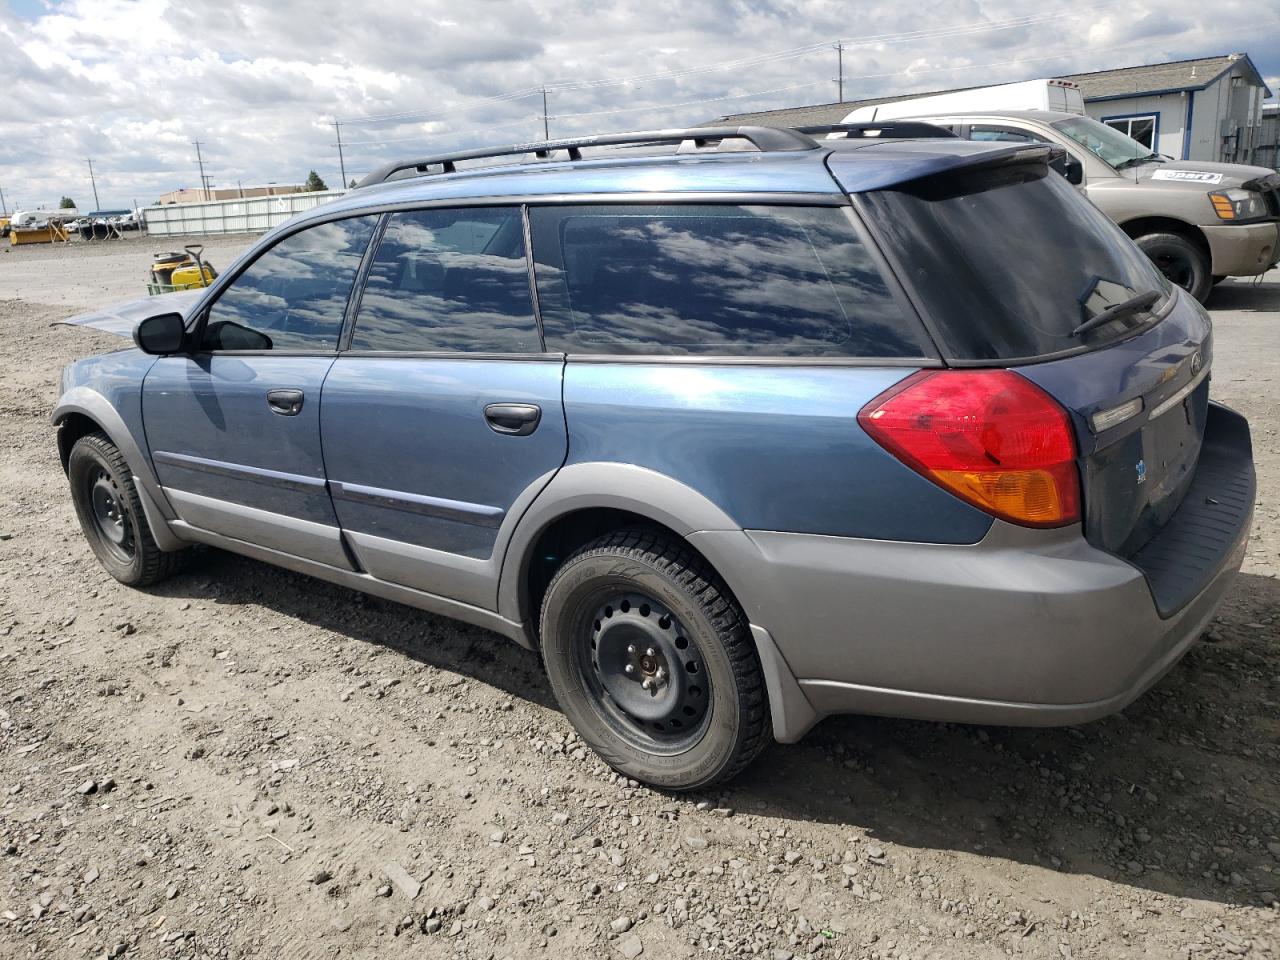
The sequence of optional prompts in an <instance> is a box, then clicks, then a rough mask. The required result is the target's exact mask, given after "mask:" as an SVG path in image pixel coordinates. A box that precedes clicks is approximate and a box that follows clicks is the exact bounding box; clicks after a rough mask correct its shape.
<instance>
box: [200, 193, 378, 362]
mask: <svg viewBox="0 0 1280 960" xmlns="http://www.w3.org/2000/svg"><path fill="white" fill-rule="evenodd" d="M376 222H377V218H376V217H354V218H352V219H349V220H337V221H334V222H332V223H322V224H319V225H317V226H314V227H308V228H307V229H305V230H301V231H299V232H298V233H295V234H293V235H292V236H288V237H285V238H284V239H283V240H281V241H280V242H279V243H277V244H276V245H275V246H273V247H272V248H271V249H270V250H268V251H267V252H266V253H264V254H262V256H260V257H258V259H257V260H255V261H253V263H251V264H250V265H249V267H248V268H247V269H246V270H245V271H244V272H243V273H241V274H240V276H238V277H237V278H236V279H235V280H234V281H233V282H232V284H231V286H230V287H228V288H227V289H226V290H225V291H224V292H223V293H222V294H221V295H220V296H219V297H218V299H217V300H216V301H214V304H213V306H212V307H211V308H210V310H209V319H208V322H207V323H206V325H205V330H204V336H203V339H202V341H201V346H202V348H203V349H205V350H336V349H337V348H338V334H339V333H340V332H341V330H342V315H343V313H344V311H345V310H346V307H347V297H348V296H349V295H350V294H351V287H352V284H353V283H354V282H355V278H356V272H357V271H358V270H359V269H360V259H361V257H363V256H364V252H365V248H366V247H367V246H368V245H369V238H370V237H371V236H372V235H373V227H374V224H375V223H376Z"/></svg>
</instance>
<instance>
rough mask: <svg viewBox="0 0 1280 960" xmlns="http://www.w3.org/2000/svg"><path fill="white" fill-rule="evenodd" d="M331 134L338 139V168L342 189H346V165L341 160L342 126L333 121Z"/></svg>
mask: <svg viewBox="0 0 1280 960" xmlns="http://www.w3.org/2000/svg"><path fill="white" fill-rule="evenodd" d="M333 132H334V133H335V134H336V135H337V137H338V168H339V169H340V170H341V171H342V189H343V190H345V189H347V164H346V161H345V160H343V159H342V124H341V123H339V122H338V121H337V120H335V121H333Z"/></svg>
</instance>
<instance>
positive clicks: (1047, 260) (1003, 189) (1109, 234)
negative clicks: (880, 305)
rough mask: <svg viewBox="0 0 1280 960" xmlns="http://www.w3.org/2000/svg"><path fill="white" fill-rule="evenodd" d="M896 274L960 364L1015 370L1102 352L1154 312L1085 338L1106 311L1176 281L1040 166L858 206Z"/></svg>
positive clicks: (872, 198) (950, 180) (914, 188)
mask: <svg viewBox="0 0 1280 960" xmlns="http://www.w3.org/2000/svg"><path fill="white" fill-rule="evenodd" d="M861 196H862V197H863V198H864V202H865V204H866V205H867V208H868V212H869V220H870V222H871V224H872V225H873V227H874V228H875V230H876V232H877V233H879V234H880V237H881V239H882V241H883V243H884V246H885V248H886V250H887V251H888V252H889V253H890V255H891V256H892V257H893V259H895V260H896V261H897V263H898V267H899V271H900V275H901V276H902V277H903V279H904V281H905V282H907V283H908V284H909V285H910V286H911V287H912V288H913V289H914V291H915V292H916V294H917V296H918V297H919V298H920V300H921V301H922V306H923V307H924V309H925V312H926V313H927V314H928V315H929V316H931V317H932V318H933V320H934V322H935V328H936V331H937V332H938V333H939V334H940V336H941V338H942V342H941V343H940V346H941V347H942V348H943V353H944V354H945V355H947V356H948V357H952V358H955V359H958V360H1014V359H1020V358H1034V357H1042V356H1046V355H1049V354H1054V353H1060V352H1064V351H1068V350H1073V349H1078V348H1080V347H1088V346H1097V345H1101V344H1104V343H1107V342H1110V341H1112V340H1114V339H1116V338H1117V337H1120V336H1124V335H1125V334H1127V333H1128V332H1129V331H1132V330H1133V329H1135V328H1136V327H1139V326H1142V325H1144V324H1146V323H1148V322H1150V321H1151V319H1152V313H1151V311H1150V310H1146V311H1140V312H1137V313H1131V314H1128V315H1127V316H1124V317H1123V318H1121V319H1117V320H1114V321H1112V322H1109V323H1103V324H1102V325H1101V326H1097V327H1094V328H1092V329H1091V330H1088V331H1084V332H1081V333H1078V334H1077V333H1075V332H1074V331H1075V330H1076V329H1077V328H1078V327H1080V325H1081V324H1083V323H1084V322H1085V321H1087V320H1090V319H1092V318H1093V317H1095V316H1097V315H1098V314H1099V313H1101V312H1102V311H1103V310H1105V309H1106V308H1107V307H1109V306H1113V305H1115V304H1117V303H1120V302H1122V301H1124V300H1128V299H1131V298H1133V297H1135V296H1137V295H1138V294H1142V293H1147V292H1149V291H1152V290H1156V291H1159V292H1160V294H1161V296H1160V298H1159V300H1158V301H1157V302H1156V303H1155V304H1154V309H1155V310H1159V309H1160V306H1161V303H1162V302H1164V301H1165V300H1166V298H1167V295H1168V294H1169V293H1170V291H1171V287H1170V285H1169V282H1168V281H1167V280H1166V279H1165V278H1164V276H1163V275H1162V274H1161V273H1160V271H1159V270H1158V269H1156V267H1155V265H1154V264H1152V262H1151V261H1150V260H1148V259H1147V258H1146V256H1144V255H1143V253H1142V251H1140V250H1139V249H1138V248H1137V247H1136V246H1134V244H1133V241H1131V240H1130V239H1129V238H1128V237H1126V236H1125V235H1124V233H1123V232H1122V231H1121V230H1120V228H1119V227H1117V226H1116V225H1115V224H1114V223H1112V222H1111V220H1109V219H1108V218H1107V217H1106V216H1105V215H1104V214H1102V213H1101V212H1100V211H1099V210H1098V208H1097V207H1095V206H1094V205H1093V204H1091V203H1089V202H1088V201H1087V200H1085V199H1084V198H1083V197H1081V196H1080V195H1079V194H1078V193H1077V192H1076V190H1075V188H1074V187H1072V186H1071V185H1070V184H1068V183H1067V182H1066V180H1064V179H1063V178H1062V177H1060V176H1057V175H1056V174H1054V175H1050V172H1049V168H1047V167H1046V166H1044V165H1043V164H1035V163H1018V164H1014V165H1006V166H999V167H986V168H981V169H975V170H969V171H961V172H957V173H952V174H948V175H946V176H943V177H930V178H926V179H924V180H918V181H915V182H913V183H909V184H906V185H904V186H902V187H900V188H898V189H893V190H879V191H872V192H869V193H865V194H862V195H861Z"/></svg>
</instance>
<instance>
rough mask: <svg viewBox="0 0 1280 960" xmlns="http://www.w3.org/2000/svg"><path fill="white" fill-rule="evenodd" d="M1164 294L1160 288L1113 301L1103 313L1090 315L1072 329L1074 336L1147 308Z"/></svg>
mask: <svg viewBox="0 0 1280 960" xmlns="http://www.w3.org/2000/svg"><path fill="white" fill-rule="evenodd" d="M1161 296H1162V294H1161V293H1160V291H1159V290H1148V291H1147V292H1146V293H1140V294H1138V295H1137V296H1136V297H1130V298H1129V299H1128V300H1121V301H1120V302H1119V303H1113V304H1112V305H1111V306H1109V307H1107V309H1105V310H1103V311H1102V312H1101V313H1098V314H1095V315H1094V316H1092V317H1090V318H1089V319H1088V320H1086V321H1085V322H1084V323H1082V324H1080V326H1078V327H1076V328H1075V329H1074V330H1072V331H1071V335H1072V336H1073V337H1078V336H1080V334H1082V333H1088V332H1089V331H1090V330H1093V329H1095V328H1096V327H1100V326H1102V325H1103V324H1104V323H1110V322H1111V321H1112V320H1119V319H1120V318H1121V317H1127V316H1129V314H1131V313H1137V312H1138V311H1140V310H1145V309H1147V307H1149V306H1151V305H1152V304H1153V303H1155V302H1156V301H1157V300H1159V299H1160V297H1161Z"/></svg>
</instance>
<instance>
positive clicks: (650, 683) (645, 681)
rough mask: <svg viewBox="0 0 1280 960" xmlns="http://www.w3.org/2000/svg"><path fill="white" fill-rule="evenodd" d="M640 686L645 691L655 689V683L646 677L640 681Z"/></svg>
mask: <svg viewBox="0 0 1280 960" xmlns="http://www.w3.org/2000/svg"><path fill="white" fill-rule="evenodd" d="M640 686H641V687H643V688H644V689H645V690H649V689H651V688H652V687H653V681H652V680H650V679H649V678H648V677H645V678H644V679H643V680H641V681H640Z"/></svg>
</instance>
